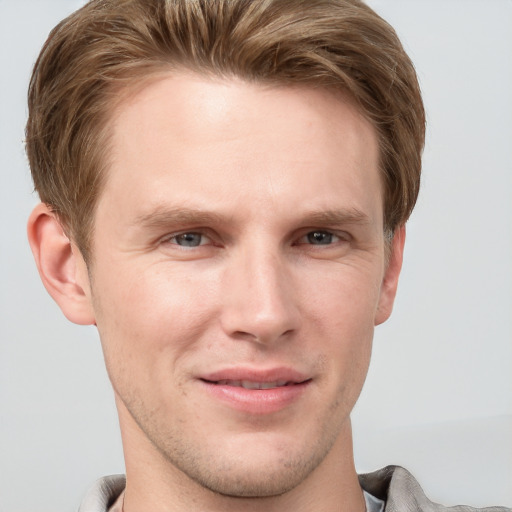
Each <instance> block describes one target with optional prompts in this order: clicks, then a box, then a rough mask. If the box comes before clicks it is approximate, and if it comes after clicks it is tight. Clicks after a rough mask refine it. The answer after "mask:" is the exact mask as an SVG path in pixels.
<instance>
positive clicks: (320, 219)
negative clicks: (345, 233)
mask: <svg viewBox="0 0 512 512" xmlns="http://www.w3.org/2000/svg"><path fill="white" fill-rule="evenodd" d="M301 223H302V224H309V225H313V226H314V225H320V226H328V225H342V224H354V225H367V224H370V223H371V221H370V217H369V216H368V215H367V214H366V213H364V212H362V211H361V210H359V209H357V208H341V209H339V210H318V211H313V212H309V213H306V215H305V216H304V217H302V218H301Z"/></svg>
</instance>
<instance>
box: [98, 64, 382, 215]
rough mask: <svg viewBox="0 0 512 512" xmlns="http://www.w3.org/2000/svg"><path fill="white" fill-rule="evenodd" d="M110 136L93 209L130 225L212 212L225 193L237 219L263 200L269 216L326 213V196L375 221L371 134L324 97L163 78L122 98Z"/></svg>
mask: <svg viewBox="0 0 512 512" xmlns="http://www.w3.org/2000/svg"><path fill="white" fill-rule="evenodd" d="M111 128H112V138H111V159H110V160H111V165H110V168H109V170H108V176H107V180H106V184H105V187H104V191H103V193H102V196H101V197H100V204H99V208H101V204H102V202H105V201H106V200H107V198H108V201H109V202H110V203H112V202H113V201H114V200H116V201H117V203H118V206H120V207H123V206H124V207H125V208H127V207H128V206H129V208H130V212H128V211H127V212H126V214H128V213H134V214H135V210H137V212H136V213H137V215H139V217H140V216H141V215H144V211H142V210H143V209H144V208H148V209H151V208H153V207H155V205H161V204H165V203H169V202H171V201H172V202H174V203H176V202H178V203H180V202H181V203H183V204H187V205H188V206H192V207H194V208H203V207H204V206H205V205H204V204H200V205H198V204H191V203H194V202H195V201H199V202H202V203H204V202H205V201H207V202H208V203H209V204H208V205H207V206H208V208H211V209H222V208H228V207H229V205H232V206H235V201H234V197H233V193H235V194H236V196H237V197H238V198H239V205H238V206H243V207H244V208H246V209H247V213H250V212H249V209H250V208H249V207H250V206H251V205H254V208H258V207H262V206H265V207H267V206H269V204H270V203H269V201H270V200H272V201H273V208H274V212H275V213H276V214H281V213H283V212H281V211H278V210H279V209H278V208H277V206H276V205H277V204H279V203H281V204H283V205H284V204H287V202H288V204H289V203H290V202H293V201H296V202H300V203H301V204H302V205H304V207H305V208H306V207H311V209H316V210H318V209H322V208H324V205H323V204H322V203H326V204H325V208H326V209H332V207H333V206H336V205H333V204H327V203H329V202H331V203H334V202H336V198H339V200H340V201H345V202H346V203H347V204H346V205H344V206H346V207H348V208H354V209H359V210H362V209H374V208H376V209H377V210H378V211H379V212H380V213H379V214H381V213H382V212H381V210H382V197H381V195H382V194H381V187H380V176H379V173H378V144H377V138H376V134H375V130H374V128H373V127H372V125H371V124H370V123H369V122H368V121H367V120H366V119H365V118H364V117H363V116H362V115H361V114H360V113H359V111H358V110H357V109H356V108H355V107H354V105H353V104H352V103H351V102H349V101H348V100H347V99H346V98H344V97H343V96H341V95H338V94H335V93H333V92H332V91H328V90H325V89H315V88H313V87H307V86H304V87H302V86H301V87H298V86H293V87H292V86H279V87H276V86H268V85H262V84H254V83H248V82H245V81H243V80H240V79H234V78H232V79H219V78H215V79H214V78H207V77H204V76H201V75H196V74H193V73H173V74H168V75H164V76H159V77H158V78H157V79H155V80H154V81H152V82H150V83H148V84H146V85H145V86H144V87H141V88H138V89H137V90H135V91H134V92H133V93H132V94H130V95H129V96H127V97H126V98H125V99H124V100H123V101H122V102H121V103H120V105H119V107H118V108H117V110H116V113H115V115H114V116H113V119H112V124H111ZM372 183H373V184H374V185H375V186H374V187H372V186H369V187H368V186H367V185H371V184H372ZM234 185H236V186H234ZM350 196H351V197H350ZM136 199H138V202H139V203H141V202H143V204H135V200H136ZM122 200H124V205H123V204H122V203H123V201H122ZM130 201H132V203H133V204H129V202H130ZM309 203H311V204H309ZM363 203H364V204H363ZM308 204H309V206H308ZM172 206H173V207H179V206H180V204H173V205H172ZM288 207H289V206H287V208H288ZM376 220H377V219H376Z"/></svg>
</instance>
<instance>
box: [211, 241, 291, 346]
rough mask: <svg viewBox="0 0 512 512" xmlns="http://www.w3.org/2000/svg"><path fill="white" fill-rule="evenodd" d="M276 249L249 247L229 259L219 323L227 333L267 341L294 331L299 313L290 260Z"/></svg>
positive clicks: (236, 336) (237, 336) (279, 338)
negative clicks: (272, 250) (273, 250)
mask: <svg viewBox="0 0 512 512" xmlns="http://www.w3.org/2000/svg"><path fill="white" fill-rule="evenodd" d="M277 252H278V251H275V252H271V251H268V250H267V251H266V250H265V249H264V248H262V247H252V248H247V249H246V250H243V251H239V252H238V253H237V254H236V255H234V256H233V257H231V258H230V259H229V262H228V263H227V265H226V268H225V273H224V275H223V286H222V287H221V288H222V291H223V298H222V304H223V308H222V312H221V324H222V328H223V329H224V331H225V332H226V333H227V334H228V335H229V336H230V337H235V338H239V339H247V340H250V341H254V342H257V343H261V344H271V343H274V342H277V341H279V340H281V339H283V338H285V337H289V336H290V335H291V334H292V333H294V332H295V331H297V329H298V327H299V324H300V314H299V308H298V302H297V297H296V294H295V292H294V287H293V280H292V278H291V274H292V272H291V269H290V267H289V265H290V263H289V262H287V261H286V258H285V256H280V255H279V254H276V253H277Z"/></svg>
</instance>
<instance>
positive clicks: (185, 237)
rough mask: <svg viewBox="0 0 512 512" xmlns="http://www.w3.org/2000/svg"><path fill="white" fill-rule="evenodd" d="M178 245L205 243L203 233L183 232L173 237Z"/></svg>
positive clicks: (193, 245) (188, 245)
mask: <svg viewBox="0 0 512 512" xmlns="http://www.w3.org/2000/svg"><path fill="white" fill-rule="evenodd" d="M173 239H174V240H175V241H176V242H175V243H176V245H181V246H182V247H198V246H199V245H202V244H203V235H202V234H201V233H181V234H179V235H176V236H174V237H173Z"/></svg>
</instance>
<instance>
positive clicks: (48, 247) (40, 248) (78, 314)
mask: <svg viewBox="0 0 512 512" xmlns="http://www.w3.org/2000/svg"><path fill="white" fill-rule="evenodd" d="M27 232H28V240H29V243H30V248H31V249H32V254H33V255H34V259H35V261H36V265H37V269H38V271H39V275H40V276H41V280H42V281H43V284H44V286H45V288H46V290H47V291H48V293H49V294H50V295H51V296H52V298H53V300H55V302H56V303H57V304H58V305H59V307H60V309H61V310H62V312H63V313H64V315H65V316H66V318H67V319H68V320H70V321H71V322H74V323H76V324H81V325H89V324H94V323H95V319H94V312H93V308H92V301H91V292H90V283H89V275H88V273H87V267H86V264H85V261H84V259H83V257H82V255H81V253H80V251H79V250H78V248H77V247H76V246H74V245H73V244H72V242H71V241H70V240H69V238H68V237H67V236H66V234H65V233H64V230H63V229H62V226H61V224H60V222H59V220H58V218H57V216H56V215H55V213H53V212H52V211H51V210H50V209H49V208H48V206H46V205H45V204H43V203H40V204H38V205H37V206H36V207H35V208H34V210H33V211H32V213H31V215H30V217H29V220H28V226H27Z"/></svg>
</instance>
